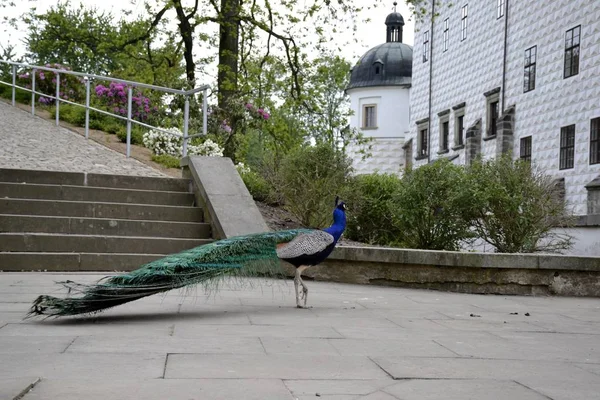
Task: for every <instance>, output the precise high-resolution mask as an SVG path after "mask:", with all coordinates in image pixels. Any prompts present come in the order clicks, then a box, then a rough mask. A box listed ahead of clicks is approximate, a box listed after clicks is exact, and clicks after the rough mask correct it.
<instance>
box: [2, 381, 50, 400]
mask: <svg viewBox="0 0 600 400" xmlns="http://www.w3.org/2000/svg"><path fill="white" fill-rule="evenodd" d="M39 382H40V378H38V377H22V378H17V379H0V399H3V400H13V399H19V398H21V397H22V396H24V395H25V394H26V393H27V392H29V390H31V388H32V387H34V386H35V385H37V384H38V383H39Z"/></svg>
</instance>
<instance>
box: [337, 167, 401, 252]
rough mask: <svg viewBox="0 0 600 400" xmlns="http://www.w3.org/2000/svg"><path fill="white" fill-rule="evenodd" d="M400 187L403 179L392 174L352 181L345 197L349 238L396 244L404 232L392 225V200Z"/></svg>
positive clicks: (371, 242)
mask: <svg viewBox="0 0 600 400" xmlns="http://www.w3.org/2000/svg"><path fill="white" fill-rule="evenodd" d="M401 185H402V181H401V179H400V178H399V177H398V176H396V175H392V174H371V175H359V176H356V177H353V178H352V179H351V180H350V181H349V183H348V185H347V188H346V190H345V191H344V193H343V194H342V196H343V198H344V200H345V201H346V203H347V204H348V213H347V214H348V227H347V229H346V236H347V237H348V238H349V239H352V240H357V241H360V242H363V243H369V244H379V245H390V244H392V243H394V242H395V241H397V240H398V238H399V237H400V236H401V234H402V230H401V227H400V226H396V225H394V224H393V221H392V215H391V212H390V200H391V199H392V198H393V197H394V195H395V194H396V193H397V192H398V191H399V190H400V188H401Z"/></svg>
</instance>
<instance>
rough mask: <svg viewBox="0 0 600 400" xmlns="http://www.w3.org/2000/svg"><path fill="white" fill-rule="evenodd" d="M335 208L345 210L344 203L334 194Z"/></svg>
mask: <svg viewBox="0 0 600 400" xmlns="http://www.w3.org/2000/svg"><path fill="white" fill-rule="evenodd" d="M335 209H336V210H342V211H346V203H344V202H343V201H340V196H335Z"/></svg>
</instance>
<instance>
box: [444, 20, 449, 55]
mask: <svg viewBox="0 0 600 400" xmlns="http://www.w3.org/2000/svg"><path fill="white" fill-rule="evenodd" d="M448 19H449V18H446V19H445V20H444V51H446V50H448V42H449V40H450V22H449V21H448Z"/></svg>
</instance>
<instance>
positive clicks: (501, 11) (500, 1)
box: [496, 0, 504, 18]
mask: <svg viewBox="0 0 600 400" xmlns="http://www.w3.org/2000/svg"><path fill="white" fill-rule="evenodd" d="M497 8H498V11H497V12H496V17H497V18H502V17H503V16H504V0H498V7H497Z"/></svg>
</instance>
